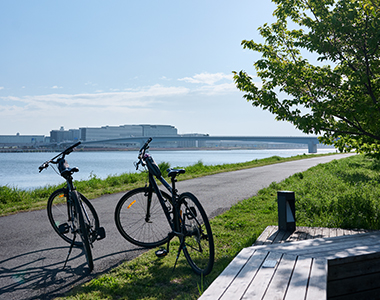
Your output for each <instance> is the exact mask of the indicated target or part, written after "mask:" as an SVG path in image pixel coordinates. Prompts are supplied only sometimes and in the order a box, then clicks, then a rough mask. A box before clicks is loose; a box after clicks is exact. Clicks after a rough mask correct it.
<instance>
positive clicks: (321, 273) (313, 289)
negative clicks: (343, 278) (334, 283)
mask: <svg viewBox="0 0 380 300" xmlns="http://www.w3.org/2000/svg"><path fill="white" fill-rule="evenodd" d="M326 298H327V260H326V259H323V258H317V259H313V264H312V266H311V272H310V280H309V284H308V289H307V293H306V298H305V299H306V300H325V299H326Z"/></svg>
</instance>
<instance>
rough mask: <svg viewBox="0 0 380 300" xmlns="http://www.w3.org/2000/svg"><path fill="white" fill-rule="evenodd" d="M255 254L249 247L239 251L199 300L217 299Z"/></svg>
mask: <svg viewBox="0 0 380 300" xmlns="http://www.w3.org/2000/svg"><path fill="white" fill-rule="evenodd" d="M255 252H256V250H255V249H253V248H251V247H249V248H244V249H243V250H241V251H240V253H239V254H238V255H237V256H236V257H235V258H234V259H233V260H232V261H231V262H230V264H229V265H228V266H227V267H226V268H225V269H224V270H223V272H222V273H221V274H220V275H219V276H218V277H217V278H216V279H215V280H214V282H213V283H212V284H211V285H210V286H209V287H208V288H207V289H206V291H205V292H204V293H203V294H202V296H201V297H200V298H199V299H202V300H206V299H207V300H208V299H219V298H220V297H221V296H222V295H223V293H224V292H225V290H226V289H227V288H228V287H229V286H230V285H231V283H232V282H233V281H234V279H235V277H236V276H237V275H238V274H239V272H240V271H241V269H242V268H243V267H244V265H245V264H246V263H247V261H248V260H249V259H250V258H251V256H252V255H253V254H254V253H255Z"/></svg>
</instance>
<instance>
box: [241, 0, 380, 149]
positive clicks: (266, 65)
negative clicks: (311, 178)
mask: <svg viewBox="0 0 380 300" xmlns="http://www.w3.org/2000/svg"><path fill="white" fill-rule="evenodd" d="M273 2H275V3H276V4H277V8H276V10H275V11H274V16H275V17H276V22H274V23H273V24H270V25H269V24H264V25H263V26H261V27H260V28H259V32H260V34H261V36H262V37H263V38H264V39H265V43H263V44H260V43H256V42H254V41H252V40H251V41H248V40H244V41H242V45H243V47H244V48H245V49H250V50H253V51H257V52H259V53H261V55H262V57H261V59H260V60H258V61H256V62H255V63H254V67H255V69H256V71H257V75H258V77H259V78H260V79H261V81H262V82H261V83H260V84H257V83H256V84H255V83H254V82H253V79H252V77H251V76H249V75H248V74H247V73H246V72H245V71H240V72H234V74H235V75H234V80H235V83H236V86H237V87H238V89H240V90H241V91H243V92H245V94H244V98H245V99H246V100H247V101H251V102H252V105H254V106H256V107H261V108H263V109H265V110H268V111H270V112H271V113H273V114H274V115H275V116H276V119H277V120H283V121H289V122H291V123H292V124H293V125H294V126H295V127H296V128H298V129H300V130H301V131H303V132H304V133H307V134H317V135H321V138H320V139H321V141H322V142H324V143H328V144H334V145H335V146H336V147H338V148H339V149H340V150H341V151H343V150H351V149H356V150H357V151H358V152H364V153H372V154H378V155H379V154H380V103H379V101H380V99H379V96H380V60H379V58H380V49H379V46H380V5H379V0H324V1H321V0H273ZM305 53H308V54H310V55H312V56H313V57H314V58H316V60H315V61H314V62H313V63H311V62H310V59H309V60H308V59H305V58H304V57H303V56H305ZM302 54H303V55H302Z"/></svg>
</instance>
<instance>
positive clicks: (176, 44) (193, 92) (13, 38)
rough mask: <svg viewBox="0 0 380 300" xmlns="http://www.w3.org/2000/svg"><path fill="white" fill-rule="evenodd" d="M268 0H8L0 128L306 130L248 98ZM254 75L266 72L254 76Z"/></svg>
mask: <svg viewBox="0 0 380 300" xmlns="http://www.w3.org/2000/svg"><path fill="white" fill-rule="evenodd" d="M274 8H275V6H274V4H273V3H272V2H271V1H269V0H264V1H258V0H250V1H245V0H242V1H241V0H238V1H224V0H218V1H214V0H207V1H205V0H202V1H199V0H192V1H181V0H176V1H174V0H173V1H171V0H162V1H151V0H149V1H126V0H124V1H119V0H118V1H115V0H110V1H99V0H91V1H88V0H81V1H72V0H66V1H52V0H48V1H42V0H37V1H30V0H17V1H1V3H0V40H1V41H2V42H1V47H0V69H1V72H0V134H1V135H5V134H11V135H13V134H16V133H20V134H43V135H49V132H50V130H52V129H59V128H60V127H61V126H64V128H65V129H74V128H79V127H99V126H105V125H110V126H118V125H124V124H166V125H173V126H175V127H177V129H178V132H179V133H180V134H182V133H208V134H210V135H252V136H255V135H287V136H291V135H302V133H301V132H300V131H298V130H296V129H294V127H293V126H292V125H291V124H288V123H285V122H278V121H275V120H274V116H273V115H272V114H270V113H269V112H266V111H262V110H261V109H260V108H254V107H253V106H252V105H251V104H250V103H248V102H246V101H245V100H244V99H243V98H242V96H243V93H242V92H240V91H239V90H237V88H236V87H235V85H234V83H233V80H232V71H240V70H245V71H247V72H248V73H249V74H251V75H252V76H254V75H255V71H254V68H253V66H252V64H253V62H254V61H255V60H257V59H259V58H260V56H259V54H258V53H254V52H252V51H248V50H243V48H242V46H241V45H240V43H241V41H242V40H243V39H248V40H251V39H253V40H255V41H261V40H262V39H261V37H260V36H259V34H258V32H257V28H258V27H259V26H261V25H262V24H264V23H266V22H268V23H270V22H271V21H273V17H272V13H273V10H274ZM256 80H257V82H259V79H258V78H256Z"/></svg>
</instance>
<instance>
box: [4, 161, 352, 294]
mask: <svg viewBox="0 0 380 300" xmlns="http://www.w3.org/2000/svg"><path fill="white" fill-rule="evenodd" d="M346 156H347V154H339V155H336V156H325V157H317V158H310V159H304V160H299V161H293V162H285V163H279V164H276V165H270V166H264V167H259V168H253V169H247V170H242V171H235V172H229V173H221V174H216V175H212V176H207V177H203V178H197V179H192V180H187V181H182V182H179V183H178V189H179V191H180V192H181V191H182V192H184V191H189V192H193V193H194V194H195V195H196V196H197V197H198V199H200V201H201V203H202V205H203V206H204V208H205V210H206V212H207V214H208V215H209V217H214V216H216V215H218V214H220V213H222V212H224V211H226V210H228V209H229V208H230V207H231V205H233V204H235V203H237V202H238V201H240V200H243V199H247V198H249V197H251V196H254V195H256V194H257V192H258V191H259V190H260V189H262V188H264V187H267V186H269V184H270V183H272V182H274V181H275V182H280V181H282V180H284V179H285V178H287V177H289V176H291V175H292V174H294V173H297V172H302V171H305V170H307V169H308V168H310V167H312V166H315V165H317V164H320V163H326V162H329V161H331V160H333V159H340V158H343V157H346ZM123 194H124V193H118V194H113V195H106V196H102V197H100V198H97V199H94V200H92V203H93V205H94V207H95V209H96V210H97V212H98V215H99V218H100V223H101V225H102V226H103V227H104V228H105V230H106V234H107V236H106V238H105V239H103V240H101V241H96V242H95V243H94V248H93V257H94V265H95V267H94V270H93V272H92V273H91V274H88V272H87V271H88V269H87V265H86V261H85V257H84V255H83V253H82V250H81V249H79V248H74V249H73V251H72V253H71V256H70V260H69V262H68V264H67V267H66V268H65V269H63V270H62V267H63V264H64V261H65V258H66V255H67V252H68V249H69V244H67V243H66V242H64V241H63V240H62V239H61V238H59V237H58V236H57V235H56V234H55V232H54V231H53V229H52V228H51V226H50V224H49V221H48V218H47V214H46V210H39V211H31V212H25V213H18V214H15V215H11V216H6V217H0V229H1V239H0V299H4V300H5V299H7V300H9V299H17V300H22V299H52V298H54V297H57V296H61V295H63V293H65V292H67V291H69V290H70V289H71V288H72V287H73V286H75V285H77V284H80V283H83V282H86V281H89V280H90V279H92V278H94V277H95V276H97V275H99V274H101V273H104V272H106V271H108V270H110V269H112V268H114V267H116V266H117V265H119V264H120V263H121V262H123V261H125V260H130V259H132V258H135V257H136V256H138V255H139V254H141V253H142V251H144V250H143V249H140V248H138V247H136V246H134V245H132V244H130V243H129V242H127V241H126V240H124V239H123V238H122V237H121V235H120V234H119V232H118V231H117V229H116V226H115V224H114V218H113V216H114V209H115V206H116V203H117V201H118V200H119V199H120V197H121V196H122V195H123ZM183 259H184V258H183Z"/></svg>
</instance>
